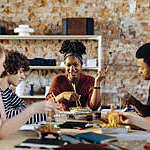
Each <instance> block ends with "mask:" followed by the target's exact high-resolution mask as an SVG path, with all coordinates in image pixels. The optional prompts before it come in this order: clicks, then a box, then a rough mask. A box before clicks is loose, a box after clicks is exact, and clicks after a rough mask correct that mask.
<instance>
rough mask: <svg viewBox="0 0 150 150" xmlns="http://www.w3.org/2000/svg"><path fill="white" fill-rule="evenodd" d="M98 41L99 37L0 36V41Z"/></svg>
mask: <svg viewBox="0 0 150 150" xmlns="http://www.w3.org/2000/svg"><path fill="white" fill-rule="evenodd" d="M70 39H79V40H100V39H101V36H99V35H30V36H19V35H0V40H70Z"/></svg>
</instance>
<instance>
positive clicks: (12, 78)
mask: <svg viewBox="0 0 150 150" xmlns="http://www.w3.org/2000/svg"><path fill="white" fill-rule="evenodd" d="M4 68H5V71H4V72H3V73H2V75H1V79H0V92H1V95H2V100H3V103H4V107H5V112H6V118H12V117H13V116H16V115H17V114H19V113H20V112H22V111H23V110H24V109H25V108H26V107H27V105H26V103H25V102H24V100H22V99H20V98H19V97H18V96H17V95H16V93H15V92H13V91H12V89H11V88H10V85H13V86H17V85H18V84H19V83H20V82H21V81H22V80H24V79H25V72H26V71H28V70H29V61H28V59H27V57H26V56H24V55H23V54H21V53H19V52H16V51H9V52H8V54H7V56H6V60H5V63H4ZM44 120H46V114H35V115H34V116H33V117H32V118H30V119H29V120H28V122H27V123H35V122H41V121H44Z"/></svg>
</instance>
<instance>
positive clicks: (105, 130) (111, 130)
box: [100, 126, 130, 134]
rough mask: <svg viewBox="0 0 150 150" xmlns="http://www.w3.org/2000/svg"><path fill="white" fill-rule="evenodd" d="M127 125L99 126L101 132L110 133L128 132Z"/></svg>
mask: <svg viewBox="0 0 150 150" xmlns="http://www.w3.org/2000/svg"><path fill="white" fill-rule="evenodd" d="M129 128H130V127H129V126H126V127H125V128H100V130H101V131H102V133H111V134H116V133H117V134H122V133H128V130H129Z"/></svg>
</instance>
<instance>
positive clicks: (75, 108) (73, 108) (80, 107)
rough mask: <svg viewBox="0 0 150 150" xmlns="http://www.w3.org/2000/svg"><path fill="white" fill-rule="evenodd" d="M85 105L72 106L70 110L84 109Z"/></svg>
mask: <svg viewBox="0 0 150 150" xmlns="http://www.w3.org/2000/svg"><path fill="white" fill-rule="evenodd" d="M82 108H83V107H82V106H78V107H72V108H70V110H78V109H82Z"/></svg>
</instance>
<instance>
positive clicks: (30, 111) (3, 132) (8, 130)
mask: <svg viewBox="0 0 150 150" xmlns="http://www.w3.org/2000/svg"><path fill="white" fill-rule="evenodd" d="M52 109H53V106H52V104H51V103H50V102H48V101H42V102H37V103H34V104H32V105H30V106H29V107H28V108H26V109H25V110H24V111H22V112H21V113H19V114H18V115H16V116H14V117H13V118H10V119H8V120H5V121H4V122H2V125H1V127H0V139H2V138H4V137H6V136H8V135H10V134H13V133H15V132H16V131H17V130H18V129H19V128H20V127H21V126H22V125H23V124H25V123H26V121H27V120H29V119H30V117H32V116H33V115H34V114H36V113H46V112H48V111H50V110H52Z"/></svg>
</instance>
